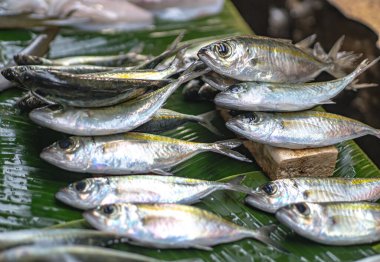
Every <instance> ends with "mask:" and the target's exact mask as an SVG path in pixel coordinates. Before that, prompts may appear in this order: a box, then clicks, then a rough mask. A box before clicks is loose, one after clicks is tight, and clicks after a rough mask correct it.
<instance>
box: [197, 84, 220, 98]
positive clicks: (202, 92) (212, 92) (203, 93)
mask: <svg viewBox="0 0 380 262" xmlns="http://www.w3.org/2000/svg"><path fill="white" fill-rule="evenodd" d="M218 93H219V90H218V89H215V88H213V87H212V86H210V85H209V84H207V83H204V84H203V85H202V86H201V88H200V89H199V91H198V94H199V97H201V98H202V99H203V100H207V101H213V100H214V98H215V96H216V95H217V94H218Z"/></svg>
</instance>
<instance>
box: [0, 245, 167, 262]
mask: <svg viewBox="0 0 380 262" xmlns="http://www.w3.org/2000/svg"><path fill="white" fill-rule="evenodd" d="M0 261H3V262H16V261H24V262H32V261H35V262H41V261H52V262H53V261H60V262H79V261H92V262H104V261H112V262H160V261H162V260H158V259H155V258H151V257H147V256H143V255H140V254H136V253H131V252H126V251H120V250H115V249H110V248H102V247H92V246H81V245H69V246H65V245H58V246H40V245H37V246H21V247H16V248H12V249H9V250H6V251H3V252H2V253H0Z"/></svg>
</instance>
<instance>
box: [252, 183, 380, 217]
mask: <svg viewBox="0 0 380 262" xmlns="http://www.w3.org/2000/svg"><path fill="white" fill-rule="evenodd" d="M379 198H380V178H342V177H331V178H313V177H297V178H285V179H277V180H274V181H270V182H267V183H265V184H263V185H261V186H259V187H257V188H256V189H254V190H252V192H251V193H250V195H249V196H247V197H246V199H245V202H246V203H247V204H248V205H250V206H252V207H255V208H258V209H261V210H263V211H265V212H269V213H275V212H276V211H277V210H278V209H279V208H281V207H283V206H286V205H290V204H295V203H299V202H313V203H324V202H350V201H351V202H353V201H377V200H378V199H379Z"/></svg>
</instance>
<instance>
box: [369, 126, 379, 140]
mask: <svg viewBox="0 0 380 262" xmlns="http://www.w3.org/2000/svg"><path fill="white" fill-rule="evenodd" d="M370 130H371V131H370V134H371V135H374V136H376V137H377V138H380V129H375V128H372V129H370Z"/></svg>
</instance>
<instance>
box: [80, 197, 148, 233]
mask: <svg viewBox="0 0 380 262" xmlns="http://www.w3.org/2000/svg"><path fill="white" fill-rule="evenodd" d="M83 217H84V218H85V219H86V220H87V222H88V223H89V224H90V225H92V226H93V227H95V228H96V229H99V230H102V231H106V232H111V233H115V234H120V235H127V236H128V235H131V234H133V231H134V229H135V227H136V226H137V225H138V224H140V222H141V219H140V217H139V213H138V207H137V206H136V205H134V204H129V203H117V204H110V205H103V206H99V207H97V208H95V209H92V210H89V211H86V212H85V213H84V214H83Z"/></svg>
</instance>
